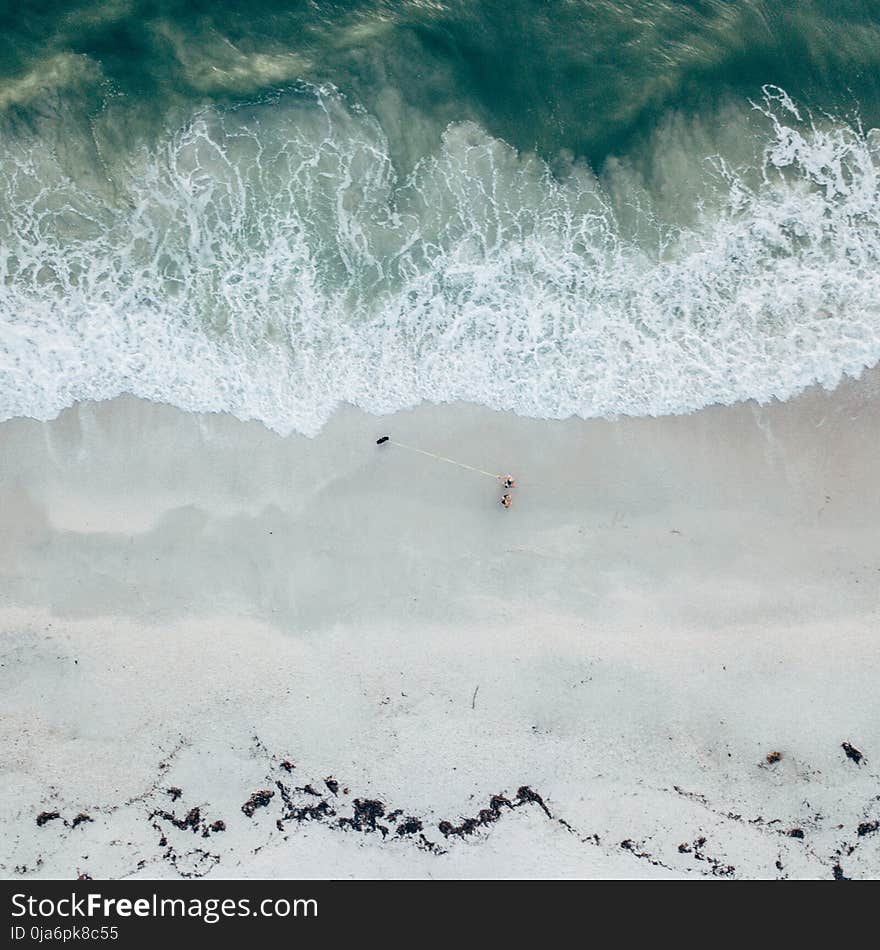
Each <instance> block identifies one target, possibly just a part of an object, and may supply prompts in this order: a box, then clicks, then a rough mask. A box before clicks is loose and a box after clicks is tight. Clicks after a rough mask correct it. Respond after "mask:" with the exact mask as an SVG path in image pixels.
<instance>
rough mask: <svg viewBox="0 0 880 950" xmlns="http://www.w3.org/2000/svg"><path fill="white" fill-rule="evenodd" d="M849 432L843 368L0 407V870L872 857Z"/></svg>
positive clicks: (854, 411) (863, 447)
mask: <svg viewBox="0 0 880 950" xmlns="http://www.w3.org/2000/svg"><path fill="white" fill-rule="evenodd" d="M385 433H391V434H392V435H393V436H394V437H396V438H399V439H401V440H402V441H406V442H412V443H415V444H419V445H422V446H424V447H425V448H428V449H431V450H432V451H437V452H440V453H443V454H448V455H451V456H454V457H456V458H461V459H463V460H465V461H469V462H471V463H472V464H475V465H478V466H480V467H483V468H488V469H490V470H493V471H494V470H497V471H508V470H509V471H510V472H512V473H513V474H514V475H516V476H517V478H518V485H517V488H516V490H515V503H514V507H513V508H512V509H511V510H510V511H504V510H503V509H502V508H501V507H500V505H499V504H498V497H499V490H498V486H497V485H496V484H495V483H493V482H492V481H491V480H489V479H485V478H482V477H480V476H477V475H474V474H472V473H470V472H467V471H463V470H460V469H456V468H453V467H451V466H447V465H443V464H441V463H438V462H433V461H431V460H429V459H426V458H424V457H422V456H419V455H415V454H412V453H408V452H405V451H403V450H401V449H399V448H395V447H387V446H386V447H384V448H381V449H380V448H377V447H376V446H375V445H374V440H375V439H376V438H377V437H378V436H380V435H383V434H385ZM878 434H880V375H878V373H876V372H875V373H872V374H867V375H866V376H865V378H863V379H862V380H861V381H860V382H858V383H848V384H846V385H844V386H843V387H841V388H840V389H838V390H837V391H836V392H835V393H833V394H828V393H825V392H824V391H821V390H817V391H811V392H809V393H807V394H805V395H803V396H802V397H800V398H798V399H795V400H793V401H792V402H790V403H787V404H783V405H779V404H777V405H772V406H768V407H764V408H761V407H757V406H752V405H741V406H737V407H732V408H712V409H709V410H706V411H703V412H700V413H697V414H694V415H691V416H686V417H680V418H668V419H646V420H632V419H622V420H617V421H593V422H583V421H577V420H571V421H568V422H562V423H548V422H539V421H532V420H527V419H521V418H517V417H514V416H512V415H508V414H502V413H493V412H490V411H488V410H482V409H477V408H474V407H468V406H446V407H427V406H426V407H422V408H419V409H417V410H414V411H411V412H405V413H399V414H397V415H395V416H393V417H390V418H384V419H377V418H375V417H370V416H366V415H364V414H362V413H360V412H356V411H354V410H344V411H342V412H340V413H339V414H338V415H337V416H336V417H335V418H334V419H333V421H332V422H331V423H330V425H329V426H328V427H327V428H326V430H325V431H324V432H323V433H322V434H321V435H320V436H319V437H318V438H316V439H314V440H309V439H305V438H298V437H293V438H280V437H278V436H276V435H274V434H272V433H270V432H268V431H266V430H265V429H264V428H262V427H261V426H260V425H258V424H256V423H242V422H239V421H237V420H235V419H232V418H228V417H223V416H193V415H188V414H185V413H182V412H179V411H177V410H174V409H171V408H168V407H163V406H157V405H153V404H149V403H145V402H141V401H138V400H135V399H132V398H122V399H117V400H114V401H113V402H110V403H103V404H98V405H82V406H78V407H76V408H74V409H71V410H69V411H67V412H65V413H63V414H62V416H61V417H60V418H58V419H57V420H55V421H53V422H50V423H40V422H35V421H32V420H13V421H11V422H7V423H4V424H2V425H0V754H2V761H0V769H2V775H0V821H2V832H3V834H2V839H0V840H2V843H0V873H2V875H3V876H5V877H13V876H19V875H21V876H31V875H36V876H52V877H69V876H75V875H76V874H78V873H88V874H90V875H92V876H94V877H109V876H113V877H122V876H132V875H134V876H138V875H139V876H148V877H161V876H176V875H179V874H183V875H204V874H209V875H212V876H215V877H220V876H226V877H242V876H272V877H278V876H330V877H349V876H351V877H390V876H398V877H402V876H413V877H428V876H433V877H462V876H489V877H509V876H547V877H563V876H615V877H638V876H692V877H697V876H700V875H708V876H733V877H819V878H830V877H832V875H834V874H835V873H837V874H844V875H846V876H851V877H870V876H877V874H878V871H880V831H878V830H876V825H877V822H878V820H880V800H878V795H880V782H878V764H880V690H878V688H877V686H878V673H880V631H878V607H880V594H878V590H880V586H878V585H880V541H878V531H877V526H878V515H880V499H878V485H880V439H878ZM843 743H849V744H850V745H851V747H853V748H854V749H857V750H860V752H861V753H863V755H864V758H862V760H861V761H860V762H857V761H856V759H857V758H858V754H857V753H856V752H852V753H851V756H848V755H847V754H846V751H845V750H844V748H843V747H842V744H843ZM770 753H778V754H779V756H780V757H779V759H778V761H775V762H769V761H768V760H767V756H768V754H770ZM771 758H775V756H771ZM325 780H329V781H325ZM337 782H338V787H337V785H336V783H337ZM333 789H335V792H334V791H333ZM520 789H523V791H521V792H520V791H519V790H520ZM169 790H171V791H169ZM177 790H179V795H178V791H177ZM261 791H267V792H272V793H273V794H272V796H271V798H268V797H267V803H266V804H265V805H260V804H259V802H260V801H261V799H260V798H259V797H258V799H257V802H256V804H255V807H254V809H253V814H252V816H248V815H247V814H246V813H245V812H244V811H242V805H243V804H245V803H246V802H247V801H248V800H249V799H250V797H251V795H252V794H254V793H255V792H261ZM313 792H314V794H313ZM493 796H502V797H501V798H497V799H495V800H494V804H493V803H492V797H493ZM285 799H286V800H285ZM504 799H506V800H507V802H509V803H510V805H508V804H505V801H504ZM379 803H381V804H379ZM194 809H198V811H197V812H196V811H194ZM245 811H251V809H245ZM56 812H57V813H58V817H50V818H46V817H45V815H44V816H43V819H42V820H41V821H42V823H39V824H38V822H37V818H38V816H40V815H41V814H43V813H46V814H48V815H52V814H53V813H56ZM77 816H87V818H88V820H86V819H85V818H80V820H78V821H77V820H76V819H77ZM218 821H221V822H223V824H224V826H225V827H224V828H223V829H222V830H220V826H219V825H218V826H214V828H213V830H212V825H213V824H214V823H215V822H218ZM443 822H448V825H446V824H443V825H442V827H441V823H443ZM793 830H795V831H796V834H795V835H794V836H793V835H792V834H791V832H792V831H793Z"/></svg>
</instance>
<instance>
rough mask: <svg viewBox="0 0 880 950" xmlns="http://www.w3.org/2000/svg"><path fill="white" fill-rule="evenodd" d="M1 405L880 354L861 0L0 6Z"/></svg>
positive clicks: (431, 394) (569, 411)
mask: <svg viewBox="0 0 880 950" xmlns="http://www.w3.org/2000/svg"><path fill="white" fill-rule="evenodd" d="M0 28H2V29H0V418H9V417H12V416H17V415H27V416H33V417H36V418H41V419H45V418H51V417H52V416H54V415H56V414H57V413H58V412H59V411H60V410H61V409H62V408H64V407H66V406H68V405H70V404H72V403H73V402H74V401H77V400H84V399H104V398H110V397H113V396H115V395H118V394H120V393H124V392H129V393H134V394H136V395H138V396H141V397H145V398H149V399H154V400H158V401H162V402H169V403H172V404H174V405H176V406H179V407H181V408H184V409H189V410H218V411H228V412H231V413H234V414H235V415H237V416H239V417H241V418H254V419H259V420H261V421H262V422H264V423H265V424H266V425H268V426H270V427H272V428H273V429H275V430H277V431H279V432H282V433H288V432H292V431H298V432H302V433H305V434H308V435H312V434H315V433H316V432H317V431H319V430H320V428H321V426H322V425H323V424H324V423H325V422H326V420H327V419H328V418H329V416H330V415H331V414H332V413H333V411H334V410H335V409H336V407H338V406H339V405H340V403H343V402H346V403H351V404H354V405H357V406H359V407H361V408H364V409H366V410H369V411H372V412H390V411H393V410H395V409H399V408H403V407H407V406H412V405H414V404H416V403H418V402H420V401H422V400H431V401H435V402H444V401H451V400H467V401H471V402H476V403H481V404H484V405H487V406H491V407H494V408H499V409H510V410H514V411H516V412H518V413H522V414H525V415H529V416H536V417H544V418H564V417H567V416H571V415H577V416H581V417H585V418H586V417H592V416H606V415H615V414H633V415H656V414H665V413H681V412H688V411H692V410H695V409H698V408H700V407H702V406H705V405H708V404H712V403H731V402H735V401H738V400H744V399H749V398H754V399H758V400H761V401H766V400H769V399H772V398H779V399H786V398H789V397H791V396H792V395H794V394H796V393H797V392H799V391H800V390H802V389H803V388H804V387H805V386H807V385H810V384H812V383H816V382H819V383H821V384H823V385H825V386H828V387H833V386H834V385H835V384H836V383H838V382H839V381H840V379H841V378H842V376H843V375H845V374H849V375H857V374H858V373H860V372H861V370H862V369H863V368H864V367H866V366H871V365H874V364H875V363H877V362H878V360H880V266H878V265H880V130H878V128H877V126H880V0H863V2H848V0H837V2H834V3H831V2H820V0H802V2H798V3H797V4H783V3H767V2H754V0H741V2H721V0H705V2H687V3H685V2H674V3H673V2H652V0H628V2H611V0H603V2H598V0H597V2H590V0H542V2H537V0H534V2H523V0H508V2H504V3H501V2H487V0H484V2H475V0H474V2H463V0H459V2H442V0H431V2H429V0H424V2H397V3H390V2H387V3H382V2H376V0H373V2H358V3H353V2H349V3H331V2H322V0H314V2H302V0H301V2H293V0H288V2H281V0H272V2H262V0H255V2H254V3H253V4H250V5H241V4H232V3H223V2H219V0H217V2H212V3H210V4H209V3H206V2H193V0H189V2H183V0H179V2H171V0H165V2H163V0H153V2H146V0H143V2H139V0H106V2H82V0H79V2H55V3H46V4H42V3H36V2H34V3H27V4H23V5H13V4H11V3H9V4H7V3H5V2H4V3H0Z"/></svg>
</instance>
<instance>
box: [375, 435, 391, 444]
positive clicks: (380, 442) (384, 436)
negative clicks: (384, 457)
mask: <svg viewBox="0 0 880 950" xmlns="http://www.w3.org/2000/svg"><path fill="white" fill-rule="evenodd" d="M390 438H391V436H390V435H383V436H382V438H381V439H376V445H382V444H384V443H385V442H387V441H388V440H389V439H390Z"/></svg>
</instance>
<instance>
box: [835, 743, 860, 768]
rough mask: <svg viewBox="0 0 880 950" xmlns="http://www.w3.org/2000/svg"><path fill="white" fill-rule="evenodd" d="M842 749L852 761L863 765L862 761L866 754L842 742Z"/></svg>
mask: <svg viewBox="0 0 880 950" xmlns="http://www.w3.org/2000/svg"><path fill="white" fill-rule="evenodd" d="M840 748H841V749H843V751H844V752H845V753H846V757H847V758H848V759H852V760H853V762H855V764H856V765H861V764H862V759H864V757H865V756H864V753H862V752H861V751H860V750H859V749H857V748H856V747H855V746H854V745H850V744H849V743H848V742H841V744H840Z"/></svg>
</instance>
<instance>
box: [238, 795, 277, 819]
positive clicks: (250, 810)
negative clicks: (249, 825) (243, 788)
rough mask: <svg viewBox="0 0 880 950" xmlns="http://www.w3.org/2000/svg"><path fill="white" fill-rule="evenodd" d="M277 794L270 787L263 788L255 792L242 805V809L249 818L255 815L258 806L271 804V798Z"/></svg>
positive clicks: (262, 806) (263, 806)
mask: <svg viewBox="0 0 880 950" xmlns="http://www.w3.org/2000/svg"><path fill="white" fill-rule="evenodd" d="M274 795H275V793H274V792H273V791H270V790H269V789H268V788H266V789H263V790H261V791H259V792H254V794H253V795H251V797H250V798H249V799H248V800H247V801H246V802H245V803H244V804H243V805H242V806H241V810H242V811H243V812H244V813H245V814H246V815H247V816H248V818H253V817H254V812H255V811H256V810H257V809H258V808H265V807H266V805H268V804H269V800H270V799H271V798H272V797H273V796H274Z"/></svg>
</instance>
